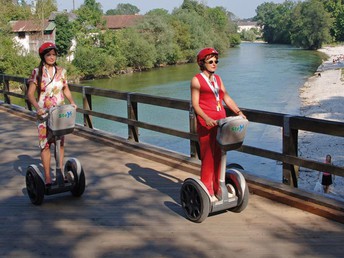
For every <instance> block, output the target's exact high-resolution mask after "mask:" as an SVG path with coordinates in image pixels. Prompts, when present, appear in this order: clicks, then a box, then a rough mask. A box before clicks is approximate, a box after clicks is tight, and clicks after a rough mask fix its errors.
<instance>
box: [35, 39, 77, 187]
mask: <svg viewBox="0 0 344 258" xmlns="http://www.w3.org/2000/svg"><path fill="white" fill-rule="evenodd" d="M39 56H40V58H41V62H40V64H39V66H38V67H37V68H35V69H34V70H33V71H32V75H31V78H30V80H29V90H28V99H29V101H30V102H31V104H32V105H33V106H34V107H35V109H36V112H37V127H38V138H39V147H40V149H41V159H42V163H43V168H44V174H45V184H46V186H48V187H49V186H51V184H52V181H51V176H50V159H51V152H50V144H51V143H53V141H52V137H51V135H50V133H49V131H48V130H47V124H46V121H43V119H42V115H44V114H45V113H46V112H47V110H48V109H49V108H51V107H54V106H60V105H63V104H65V97H66V98H67V99H68V101H69V103H70V104H72V105H73V106H74V107H75V108H76V105H75V103H74V100H73V97H72V94H71V92H70V90H69V87H68V84H67V76H66V70H65V69H64V68H62V67H59V66H57V64H56V58H57V48H56V45H55V44H53V43H51V42H46V43H43V44H42V45H41V47H40V48H39ZM36 92H37V99H36V96H35V93H36ZM60 153H61V155H60V157H61V159H60V167H62V163H63V157H64V138H62V139H61V149H60Z"/></svg>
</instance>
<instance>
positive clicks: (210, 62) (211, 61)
mask: <svg viewBox="0 0 344 258" xmlns="http://www.w3.org/2000/svg"><path fill="white" fill-rule="evenodd" d="M205 63H207V64H213V63H215V64H218V63H219V60H215V61H214V60H210V61H209V62H205Z"/></svg>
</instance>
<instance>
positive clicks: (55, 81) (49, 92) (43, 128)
mask: <svg viewBox="0 0 344 258" xmlns="http://www.w3.org/2000/svg"><path fill="white" fill-rule="evenodd" d="M37 77H38V68H35V69H34V70H33V71H32V74H31V78H30V79H29V82H33V83H35V84H36V86H37V87H39V86H38V85H37V83H38V80H37ZM66 85H67V76H66V70H65V69H63V68H61V67H57V66H56V67H55V72H54V76H53V77H52V78H51V77H50V76H49V73H48V71H47V69H46V68H45V67H43V73H42V83H41V86H40V87H41V93H40V96H39V99H38V105H39V107H40V108H43V109H49V108H51V107H55V106H60V105H64V104H65V100H64V94H63V89H64V87H65V86H66ZM37 128H38V141H39V147H40V148H41V149H44V148H45V147H48V146H49V144H50V141H51V134H50V133H49V130H47V122H46V121H42V120H40V119H38V120H37ZM61 144H63V139H62V141H61Z"/></svg>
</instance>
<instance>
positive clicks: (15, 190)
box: [0, 108, 344, 258]
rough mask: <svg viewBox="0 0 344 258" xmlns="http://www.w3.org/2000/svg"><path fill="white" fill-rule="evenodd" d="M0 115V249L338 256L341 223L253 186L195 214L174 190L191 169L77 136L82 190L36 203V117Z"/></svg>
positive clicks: (3, 252)
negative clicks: (30, 174) (227, 207)
mask: <svg viewBox="0 0 344 258" xmlns="http://www.w3.org/2000/svg"><path fill="white" fill-rule="evenodd" d="M0 121H1V124H0V151H1V154H0V155H1V156H0V222H1V223H0V257H45V256H47V257H78V258H79V257H139V256H140V257H153V258H154V257H199V258H202V257H216V258H218V257H343V256H342V255H343V243H344V224H340V223H337V222H334V221H331V220H328V219H325V218H323V217H320V216H317V215H314V214H311V213H307V212H305V211H301V210H299V209H296V208H292V207H289V206H286V205H284V204H280V203H277V202H273V201H271V200H268V199H265V198H262V197H259V196H257V195H251V196H250V203H249V205H248V207H247V208H246V210H244V211H243V212H242V213H239V214H236V213H231V212H225V213H222V214H218V215H215V216H211V217H208V218H207V219H206V220H205V221H204V222H203V223H201V224H196V223H192V222H190V221H188V220H187V219H185V218H184V216H183V212H182V209H181V207H180V205H179V189H180V186H181V182H182V181H183V180H184V179H185V178H187V177H189V176H193V175H191V174H188V173H186V172H184V171H181V170H178V169H175V168H171V167H169V166H167V165H163V164H161V163H157V162H154V161H151V160H147V159H144V158H141V157H138V156H135V155H132V154H130V153H127V152H122V151H118V150H116V149H114V148H112V147H109V146H104V145H101V144H99V143H96V142H92V141H88V140H86V139H84V138H82V137H79V136H75V135H68V136H67V139H66V141H67V144H66V157H77V158H78V159H79V160H80V161H81V163H82V165H83V167H84V170H85V173H86V181H87V187H86V191H85V193H84V195H83V196H82V197H81V198H74V197H72V196H71V195H70V194H69V193H66V194H61V195H54V196H48V197H45V200H44V202H43V204H42V205H41V206H34V205H32V204H31V203H30V201H29V198H28V196H27V193H26V189H25V177H24V175H25V172H26V167H27V166H28V165H29V164H32V163H34V164H39V163H40V159H39V151H38V149H37V147H36V145H37V139H36V129H35V124H34V122H32V121H29V120H27V119H24V118H21V117H17V116H15V115H12V114H9V113H7V112H5V111H4V109H2V108H0Z"/></svg>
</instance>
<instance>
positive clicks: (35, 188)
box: [25, 166, 45, 205]
mask: <svg viewBox="0 0 344 258" xmlns="http://www.w3.org/2000/svg"><path fill="white" fill-rule="evenodd" d="M36 169H38V168H36V167H33V166H29V167H28V168H27V171H26V176H25V181H26V190H27V193H28V195H29V198H30V201H31V202H32V203H33V204H34V205H41V204H42V202H43V200H44V190H45V186H44V182H43V180H42V178H41V177H40V176H39V175H38V172H37V171H36Z"/></svg>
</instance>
